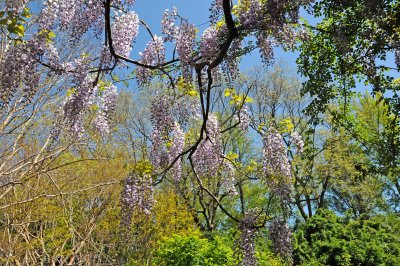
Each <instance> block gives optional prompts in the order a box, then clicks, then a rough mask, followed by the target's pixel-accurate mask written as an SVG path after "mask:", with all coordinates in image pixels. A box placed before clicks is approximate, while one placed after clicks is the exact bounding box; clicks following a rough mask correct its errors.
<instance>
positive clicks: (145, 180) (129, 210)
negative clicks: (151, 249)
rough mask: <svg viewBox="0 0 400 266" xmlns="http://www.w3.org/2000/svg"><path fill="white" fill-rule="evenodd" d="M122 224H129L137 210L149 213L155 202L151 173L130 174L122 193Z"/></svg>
mask: <svg viewBox="0 0 400 266" xmlns="http://www.w3.org/2000/svg"><path fill="white" fill-rule="evenodd" d="M121 204H122V208H121V214H122V221H121V223H122V225H124V226H129V225H130V223H131V221H132V217H133V214H135V213H136V212H139V213H144V214H146V215H149V214H150V213H151V210H152V208H153V206H154V204H155V200H154V190H153V186H152V180H151V177H150V176H149V175H146V174H143V175H142V176H141V175H136V174H134V173H132V174H130V175H129V176H128V177H127V178H126V180H125V182H124V190H123V191H122V194H121Z"/></svg>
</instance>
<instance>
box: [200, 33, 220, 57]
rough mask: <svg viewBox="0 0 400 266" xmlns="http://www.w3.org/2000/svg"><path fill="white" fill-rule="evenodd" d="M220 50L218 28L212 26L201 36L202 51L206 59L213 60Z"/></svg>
mask: <svg viewBox="0 0 400 266" xmlns="http://www.w3.org/2000/svg"><path fill="white" fill-rule="evenodd" d="M218 51H219V41H218V30H217V29H216V27H215V26H210V27H208V28H207V29H206V30H205V31H204V32H203V35H202V36H201V44H200V52H201V55H202V56H203V57H204V58H205V59H207V60H212V59H213V58H214V57H215V56H216V55H217V54H218Z"/></svg>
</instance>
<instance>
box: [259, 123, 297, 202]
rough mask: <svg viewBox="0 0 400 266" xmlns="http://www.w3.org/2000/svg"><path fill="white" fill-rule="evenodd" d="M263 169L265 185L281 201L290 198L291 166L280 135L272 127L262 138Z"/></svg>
mask: <svg viewBox="0 0 400 266" xmlns="http://www.w3.org/2000/svg"><path fill="white" fill-rule="evenodd" d="M263 168H264V171H265V173H266V175H267V185H268V186H269V187H270V189H272V191H273V192H274V193H275V194H276V195H278V196H279V197H280V198H281V199H282V200H283V201H288V200H289V196H290V182H291V177H292V172H291V166H290V162H289V158H288V156H287V151H286V146H285V142H284V140H283V137H282V135H281V134H280V133H279V132H278V131H277V130H276V129H275V128H273V127H271V128H270V129H269V131H268V133H267V134H266V135H265V137H264V149H263Z"/></svg>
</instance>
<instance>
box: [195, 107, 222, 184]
mask: <svg viewBox="0 0 400 266" xmlns="http://www.w3.org/2000/svg"><path fill="white" fill-rule="evenodd" d="M220 134H221V133H220V128H219V123H218V118H217V117H216V115H214V114H210V115H209V119H208V121H207V133H206V134H205V136H203V139H202V141H201V142H200V144H199V145H198V147H197V149H196V151H195V152H194V154H193V159H194V164H195V165H194V168H195V170H196V173H198V174H199V175H200V176H207V177H210V176H215V175H216V174H217V172H218V169H219V168H220V167H221V164H222V162H223V160H222V157H221V154H222V146H221V135H220Z"/></svg>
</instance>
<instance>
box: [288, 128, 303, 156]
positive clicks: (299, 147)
mask: <svg viewBox="0 0 400 266" xmlns="http://www.w3.org/2000/svg"><path fill="white" fill-rule="evenodd" d="M290 136H291V138H292V143H293V144H294V145H295V147H296V151H297V152H298V153H302V152H303V151H304V141H303V140H302V138H301V136H300V135H299V133H297V132H296V131H293V132H292V134H290Z"/></svg>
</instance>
